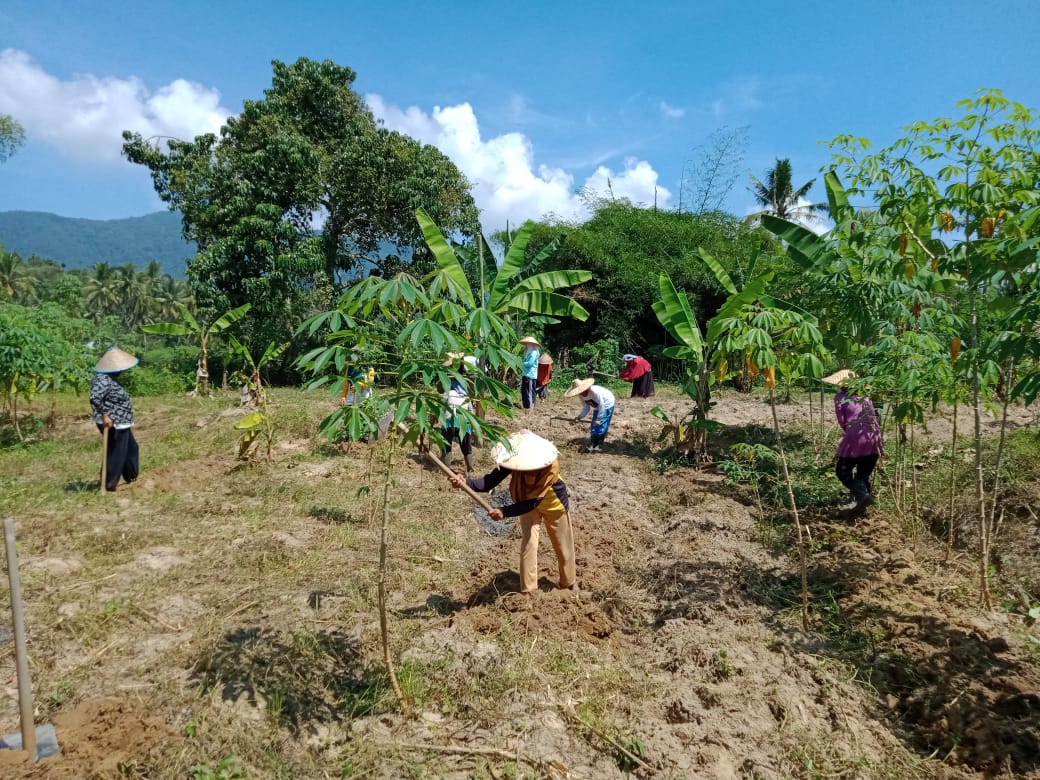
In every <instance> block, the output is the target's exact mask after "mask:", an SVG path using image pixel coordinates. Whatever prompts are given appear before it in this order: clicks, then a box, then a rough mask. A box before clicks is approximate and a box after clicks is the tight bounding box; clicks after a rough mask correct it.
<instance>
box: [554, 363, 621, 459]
mask: <svg viewBox="0 0 1040 780" xmlns="http://www.w3.org/2000/svg"><path fill="white" fill-rule="evenodd" d="M564 396H565V397H567V398H573V397H574V396H578V400H580V401H581V404H582V406H581V413H580V414H579V415H578V416H577V417H576V418H575V420H578V421H580V420H583V419H585V415H586V414H588V413H589V411H590V410H591V411H592V422H591V425H590V426H589V452H602V451H603V441H604V440H605V439H606V438H607V432H608V431H609V430H610V421H611V420H612V419H613V418H614V394H613V393H612V392H610V391H609V390H608V389H607V388H605V387H600V386H599V385H597V384H595V382H594V380H593V379H591V378H589V379H575V380H574V381H573V382H571V386H570V388H568V389H567V391H566V392H565V393H564Z"/></svg>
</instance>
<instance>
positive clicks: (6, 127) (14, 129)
mask: <svg viewBox="0 0 1040 780" xmlns="http://www.w3.org/2000/svg"><path fill="white" fill-rule="evenodd" d="M23 143H25V130H24V129H23V128H22V126H21V124H19V123H18V120H17V119H15V118H14V117H13V116H10V115H9V114H0V163H3V162H6V161H7V159H8V158H9V157H10V156H11V155H12V154H14V153H15V152H16V151H17V150H18V147H19V146H21V145H22V144H23Z"/></svg>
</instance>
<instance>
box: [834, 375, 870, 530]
mask: <svg viewBox="0 0 1040 780" xmlns="http://www.w3.org/2000/svg"><path fill="white" fill-rule="evenodd" d="M855 378H856V374H855V372H853V371H850V370H848V369H842V370H841V371H836V372H835V373H833V374H831V375H830V376H825V377H824V378H823V379H822V380H821V381H822V382H824V383H825V384H828V385H832V386H835V387H837V388H839V389H838V392H837V394H836V395H835V396H834V414H835V415H836V416H837V418H838V425H839V426H841V429H842V431H843V432H844V433H843V435H842V437H841V441H840V442H839V443H838V452H837V454H836V456H835V458H834V473H835V475H836V476H837V477H838V479H839V480H840V481H841V484H843V485H844V486H845V487H847V488H848V489H849V493H850V494H851V497H852V500H851V502H850V503H848V504H845V505H843V506H842V507H841V510H842V511H843V512H846V513H847V514H848V515H849V516H850V517H862V516H863V515H865V514H866V512H867V507H869V506H870V505H871V504H873V503H874V496H873V494H872V492H871V489H872V484H871V475H872V474H873V473H874V468H875V466H877V462H878V459H879V458H880V457H881V456H882V455H884V454H885V445H884V441H883V440H882V437H881V424H880V422H879V421H878V416H877V412H876V411H875V409H874V402H873V401H871V400H870V399H869V398H867V397H866V396H862V395H858V394H856V393H855V392H853V391H852V390H850V389H849V383H850V382H851V381H852V380H853V379H855Z"/></svg>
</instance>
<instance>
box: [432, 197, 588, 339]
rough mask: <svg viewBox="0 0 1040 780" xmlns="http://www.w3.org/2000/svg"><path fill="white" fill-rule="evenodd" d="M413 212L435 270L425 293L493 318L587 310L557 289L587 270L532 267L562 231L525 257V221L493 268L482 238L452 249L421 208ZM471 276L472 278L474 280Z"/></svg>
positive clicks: (583, 314)
mask: <svg viewBox="0 0 1040 780" xmlns="http://www.w3.org/2000/svg"><path fill="white" fill-rule="evenodd" d="M415 215H416V218H417V219H418V220H419V226H420V227H421V228H422V232H423V236H424V238H425V239H426V244H427V245H428V246H429V247H430V251H432V252H433V255H434V257H435V258H436V259H437V270H436V271H435V272H434V273H433V274H432V275H431V277H430V279H429V281H430V291H431V294H436V293H438V292H446V293H448V294H450V295H452V296H454V297H456V298H457V299H458V300H460V301H461V302H462V303H463V304H464V305H465V306H468V307H470V308H484V309H486V310H487V311H489V312H490V313H492V314H495V315H497V316H499V317H504V316H506V315H509V314H527V315H530V314H535V315H543V316H547V317H553V318H556V317H569V318H571V319H576V320H580V321H582V322H584V321H585V320H586V319H588V316H589V313H588V311H586V310H585V308H584V307H583V306H582V305H581V304H579V303H578V302H577V301H575V300H574V299H573V298H570V297H568V296H567V295H564V294H562V293H560V292H558V290H561V289H564V288H566V287H574V286H576V285H579V284H583V283H585V282H587V281H589V279H591V278H592V273H591V272H590V271H575V270H566V271H542V272H540V273H537V272H535V271H537V268H538V266H539V265H540V264H541V263H542V261H543V260H545V259H546V258H548V257H550V256H551V255H552V254H553V253H554V252H555V251H556V250H557V248H558V247H559V246H560V244H561V243H562V242H563V240H564V236H559V237H557V238H556V239H555V240H553V241H552V242H550V243H549V244H547V245H546V246H545V247H543V248H542V250H541V251H540V252H539V253H538V254H537V255H536V256H535V257H533V258H531V259H530V260H529V259H528V258H527V244H528V242H529V241H530V239H531V233H532V231H533V230H534V227H535V225H534V223H533V222H531V221H528V222H526V223H524V225H523V227H521V228H520V229H519V230H518V231H517V232H516V234H515V235H514V236H513V240H512V241H511V242H510V244H509V247H508V249H507V250H506V255H505V259H504V260H503V261H502V265H501V266H500V267H496V265H495V258H494V256H493V255H492V254H491V252H490V250H488V248H487V243H486V242H485V241H484V239H483V237H480V238H478V244H477V246H476V247H461V246H456V247H454V248H452V246H451V245H450V244H449V243H448V241H447V239H446V238H445V237H444V234H443V233H441V231H440V229H439V228H438V227H437V225H436V224H435V223H434V221H433V220H432V219H430V216H429V215H428V214H427V213H426V212H425V211H423V210H422V209H418V210H417V211H416V212H415ZM467 269H468V270H469V274H467ZM471 276H472V277H475V278H474V281H475V282H476V284H475V285H474V284H473V282H471V281H470V277H471Z"/></svg>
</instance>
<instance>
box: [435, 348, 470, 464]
mask: <svg viewBox="0 0 1040 780" xmlns="http://www.w3.org/2000/svg"><path fill="white" fill-rule="evenodd" d="M444 365H445V366H449V367H457V368H458V370H459V373H460V374H462V375H463V381H459V379H457V378H452V380H451V386H450V387H449V388H448V392H446V393H445V394H444V401H445V402H446V403H447V404H448V410H447V411H446V412H445V413H444V416H443V417H442V418H441V436H443V437H444V445H443V446H442V447H441V460H443V461H444V462H445V463H450V462H451V449H452V442H454V441H458V443H459V449H461V450H462V457H463V459H464V460H465V461H466V473H467V474H469V473H471V472H472V471H473V431H472V428H470V426H469V424H468V423H462V424H461V425H460V423H459V419H458V417H457V416H456V412H457V411H458V410H459V409H462V410H464V411H467V412H472V411H473V404H472V402H471V401H470V400H469V390H468V389H467V388H466V385H465V379H466V376H467V375H468V374H469V369H470V368H472V367H475V366H476V365H477V359H476V358H475V357H473V356H472V355H463V354H462V353H460V352H449V353H448V358H447V360H445V361H444Z"/></svg>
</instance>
